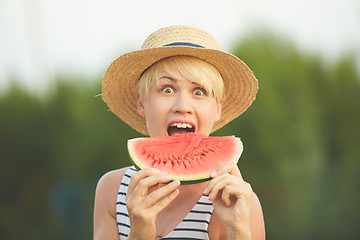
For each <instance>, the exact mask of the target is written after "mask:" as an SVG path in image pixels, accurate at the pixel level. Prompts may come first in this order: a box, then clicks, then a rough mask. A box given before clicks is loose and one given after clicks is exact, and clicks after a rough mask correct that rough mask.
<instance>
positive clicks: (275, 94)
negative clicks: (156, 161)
mask: <svg viewBox="0 0 360 240" xmlns="http://www.w3.org/2000/svg"><path fill="white" fill-rule="evenodd" d="M233 53H234V54H235V55H237V56H238V57H240V58H241V59H243V60H244V61H245V62H246V63H247V64H248V65H249V67H250V68H251V69H252V70H253V71H254V74H255V75H256V76H257V78H258V79H259V82H260V90H259V93H258V96H257V99H256V101H255V102H254V103H253V106H252V107H251V108H249V110H248V111H247V112H245V113H244V114H243V115H242V116H240V117H239V118H238V119H236V120H235V121H233V122H231V123H229V124H228V125H227V126H226V127H224V128H222V129H220V130H218V131H217V132H215V134H214V135H237V136H239V137H241V138H242V140H243V142H244V153H243V156H242V157H241V159H240V162H239V167H240V169H241V171H242V174H243V175H244V178H245V179H246V180H247V181H248V182H250V183H251V184H252V186H253V189H254V190H255V192H256V193H257V194H258V196H259V198H260V200H261V202H262V205H263V210H264V215H265V222H266V231H267V239H277V240H282V239H284V240H285V239H293V240H297V239H299V240H300V239H359V238H360V230H359V229H358V228H357V226H356V225H357V223H358V222H360V221H359V220H360V217H359V216H360V208H359V207H358V202H359V201H360V189H359V187H358V186H357V185H358V183H359V182H360V177H359V174H358V172H359V170H360V161H359V160H360V148H359V145H360V127H359V122H360V111H359V109H358V107H357V104H358V103H359V102H360V76H359V75H360V74H359V71H358V69H356V67H355V60H354V58H353V57H351V56H346V55H345V56H344V57H342V58H340V59H338V60H337V61H334V62H326V61H324V60H323V59H322V58H320V57H319V56H315V55H312V54H309V53H303V52H301V51H299V50H298V49H297V48H296V46H293V45H292V44H291V43H290V42H288V41H286V40H285V39H281V38H278V37H275V36H273V35H271V34H263V35H256V34H255V35H253V36H251V37H249V38H248V39H245V40H243V41H241V42H239V43H238V44H237V45H236V46H235V47H234V51H233ZM104 71H105V69H104ZM94 82H95V83H94ZM100 82H101V78H100V77H99V78H98V79H97V80H96V81H93V82H88V81H81V80H79V79H73V78H71V77H68V78H64V77H59V78H58V81H57V85H56V87H54V88H53V89H49V92H48V93H47V94H46V97H43V96H42V97H40V96H38V95H36V94H33V93H31V92H29V91H27V90H25V89H22V88H21V86H19V85H16V84H13V85H12V86H11V87H10V88H9V90H8V91H6V92H4V93H3V94H1V95H0V152H1V155H0V156H1V157H0V158H1V163H2V167H1V170H0V191H1V192H0V206H1V215H0V239H89V238H91V237H92V211H93V201H94V191H95V186H96V182H97V180H98V179H99V178H100V176H101V175H103V174H104V173H105V172H107V171H109V170H112V169H116V168H120V167H123V166H126V165H129V164H130V162H129V159H128V153H127V150H126V141H127V139H129V138H134V137H139V136H140V134H139V133H137V132H135V131H133V130H132V129H131V128H130V127H128V126H127V125H126V124H124V123H123V122H121V121H120V120H119V119H117V117H115V116H114V115H113V114H112V113H111V112H109V111H107V107H106V105H105V103H104V102H103V101H102V100H101V97H95V96H96V95H97V94H99V93H101V89H100Z"/></svg>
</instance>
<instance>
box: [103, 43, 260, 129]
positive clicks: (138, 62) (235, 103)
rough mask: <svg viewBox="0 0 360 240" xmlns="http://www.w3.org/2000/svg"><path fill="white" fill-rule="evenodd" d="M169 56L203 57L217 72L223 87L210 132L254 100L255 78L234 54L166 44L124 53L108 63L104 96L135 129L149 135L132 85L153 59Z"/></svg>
mask: <svg viewBox="0 0 360 240" xmlns="http://www.w3.org/2000/svg"><path fill="white" fill-rule="evenodd" d="M171 56H192V57H196V58H199V59H202V60H204V61H206V62H208V63H210V64H212V65H213V66H215V67H216V68H217V69H218V71H219V72H220V74H221V76H222V78H223V80H224V87H225V98H224V99H223V104H222V114H221V118H220V119H219V120H218V121H216V122H215V123H214V126H213V128H212V132H214V131H216V130H218V129H219V128H221V127H223V126H224V125H225V124H227V123H228V122H230V121H232V120H233V119H235V118H237V117H238V116H239V115H241V114H242V113H243V112H244V111H245V110H246V109H247V108H248V107H249V106H250V105H251V103H252V102H253V101H254V99H255V96H256V93H257V91H258V81H257V79H256V78H255V76H254V75H253V73H252V71H251V70H250V69H249V68H248V66H247V65H246V64H245V63H244V62H243V61H241V60H240V59H239V58H237V57H236V56H234V55H232V54H230V53H227V52H224V51H221V50H215V49H207V48H196V47H187V46H186V47H185V46H169V47H157V48H148V49H142V50H138V51H134V52H130V53H126V54H124V55H122V56H120V57H119V58H117V59H116V60H115V61H113V62H112V63H111V65H110V66H109V67H108V69H107V71H106V73H105V75H104V77H103V82H102V92H103V93H102V95H103V99H104V101H105V102H106V104H107V105H108V107H109V108H110V110H111V111H112V112H113V113H114V114H115V115H117V116H118V117H119V118H120V119H122V120H123V121H124V122H125V123H127V124H128V125H129V126H131V127H132V128H134V129H135V130H136V131H138V132H140V133H142V134H144V135H148V131H147V128H146V120H145V118H144V117H142V116H140V115H139V114H138V112H137V106H136V98H137V95H138V92H137V89H136V87H135V85H136V82H137V81H138V80H139V78H140V76H141V74H142V73H143V72H144V71H145V70H146V69H147V68H148V67H150V66H151V65H152V64H154V63H155V62H157V61H159V60H161V59H163V58H167V57H171Z"/></svg>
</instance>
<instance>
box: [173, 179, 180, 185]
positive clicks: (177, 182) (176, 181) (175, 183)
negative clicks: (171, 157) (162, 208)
mask: <svg viewBox="0 0 360 240" xmlns="http://www.w3.org/2000/svg"><path fill="white" fill-rule="evenodd" d="M171 184H172V185H174V186H176V185H180V181H179V180H174V181H172V182H171Z"/></svg>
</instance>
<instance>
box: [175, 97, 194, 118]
mask: <svg viewBox="0 0 360 240" xmlns="http://www.w3.org/2000/svg"><path fill="white" fill-rule="evenodd" d="M172 111H173V112H174V113H179V114H192V113H194V108H193V106H192V99H191V96H189V95H188V94H186V93H184V92H180V93H178V94H177V96H176V98H175V102H174V105H173V107H172Z"/></svg>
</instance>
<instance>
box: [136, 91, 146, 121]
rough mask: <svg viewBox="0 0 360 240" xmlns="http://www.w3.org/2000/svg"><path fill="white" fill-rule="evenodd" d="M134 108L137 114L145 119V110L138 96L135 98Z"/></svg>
mask: <svg viewBox="0 0 360 240" xmlns="http://www.w3.org/2000/svg"><path fill="white" fill-rule="evenodd" d="M136 108H137V112H138V114H139V115H140V116H142V117H145V108H144V105H143V103H142V102H141V100H140V97H139V95H138V96H137V97H136Z"/></svg>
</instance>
